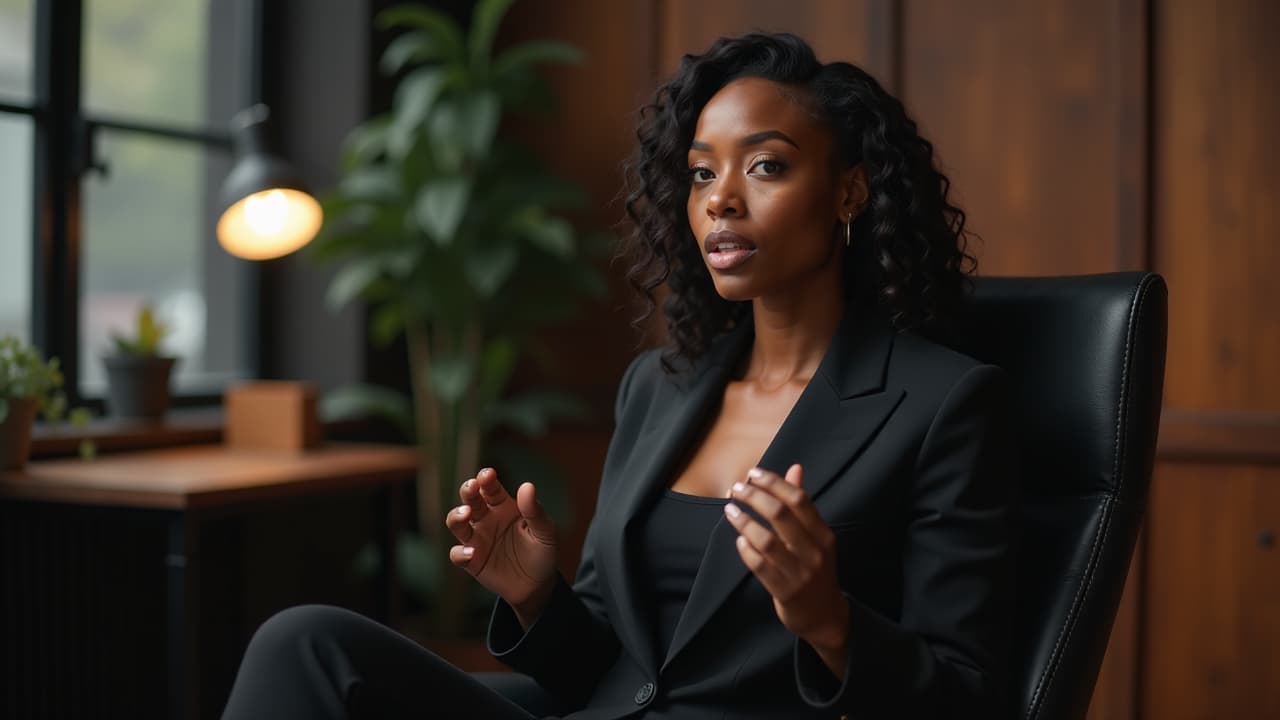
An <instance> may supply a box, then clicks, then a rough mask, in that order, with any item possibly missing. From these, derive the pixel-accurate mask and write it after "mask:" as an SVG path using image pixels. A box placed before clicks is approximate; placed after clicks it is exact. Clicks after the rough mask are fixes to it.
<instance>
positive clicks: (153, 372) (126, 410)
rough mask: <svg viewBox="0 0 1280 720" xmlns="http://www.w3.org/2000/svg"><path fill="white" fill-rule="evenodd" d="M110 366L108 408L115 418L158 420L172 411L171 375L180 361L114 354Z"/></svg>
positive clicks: (107, 360)
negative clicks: (169, 410)
mask: <svg viewBox="0 0 1280 720" xmlns="http://www.w3.org/2000/svg"><path fill="white" fill-rule="evenodd" d="M102 362H103V364H104V365H106V367H107V409H108V410H109V411H110V414H111V415H113V416H115V417H122V418H141V419H148V420H158V419H160V418H161V417H163V416H164V413H165V411H166V410H168V409H169V375H170V373H171V372H172V371H173V364H174V363H175V362H177V358H167V357H155V356H152V355H111V356H108V357H104V358H102Z"/></svg>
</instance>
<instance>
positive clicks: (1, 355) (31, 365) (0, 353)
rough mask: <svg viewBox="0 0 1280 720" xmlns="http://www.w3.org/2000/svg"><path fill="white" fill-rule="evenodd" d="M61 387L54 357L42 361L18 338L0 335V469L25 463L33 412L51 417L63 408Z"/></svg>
mask: <svg viewBox="0 0 1280 720" xmlns="http://www.w3.org/2000/svg"><path fill="white" fill-rule="evenodd" d="M61 387H62V371H61V370H59V369H58V359H57V358H50V359H49V360H48V361H45V360H44V358H43V357H41V355H40V351H39V350H37V349H35V348H31V347H24V346H23V344H22V342H21V341H20V340H18V338H16V337H13V336H11V335H10V336H6V337H3V338H0V470H19V469H21V468H22V467H23V466H24V465H26V463H27V458H28V457H29V456H30V453H31V427H32V424H33V423H34V422H35V418H36V414H37V413H42V414H43V415H44V416H45V417H46V419H49V420H54V419H57V418H58V417H60V416H61V415H62V412H63V411H64V410H65V409H66V402H67V400H66V396H65V395H63V394H62V392H61V390H60V388H61Z"/></svg>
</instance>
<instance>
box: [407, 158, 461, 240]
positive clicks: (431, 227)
mask: <svg viewBox="0 0 1280 720" xmlns="http://www.w3.org/2000/svg"><path fill="white" fill-rule="evenodd" d="M470 198H471V179H470V178H467V177H462V176H452V177H443V178H437V179H435V180H432V181H431V182H429V183H427V184H426V185H425V186H424V187H423V188H422V189H421V190H420V191H418V198H417V201H416V202H415V203H414V217H415V218H416V219H417V221H418V226H419V227H421V228H422V229H423V231H425V232H426V233H427V235H429V236H430V237H431V239H432V240H435V242H436V244H437V245H439V246H441V247H447V246H449V245H451V244H452V243H453V240H454V235H455V234H456V233H457V231H458V224H459V223H461V222H462V216H463V215H465V214H466V211H467V201H468V200H470Z"/></svg>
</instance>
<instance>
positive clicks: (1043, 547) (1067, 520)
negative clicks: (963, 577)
mask: <svg viewBox="0 0 1280 720" xmlns="http://www.w3.org/2000/svg"><path fill="white" fill-rule="evenodd" d="M1167 308H1168V297H1167V290H1166V288H1165V284H1164V280H1162V279H1161V278H1160V276H1159V275H1155V274H1152V273H1112V274H1107V275H1086V276H1079V277H1056V278H980V279H979V280H977V282H976V287H975V296H974V302H973V303H972V306H971V308H970V311H969V312H968V314H967V315H966V317H965V318H964V322H963V323H962V328H963V332H961V333H960V334H959V336H960V337H963V338H964V342H963V343H961V345H962V347H960V348H959V349H961V350H963V351H964V352H966V353H968V354H969V355H972V356H973V357H976V358H978V359H980V360H983V361H985V362H989V363H992V364H995V365H999V366H1000V367H1002V368H1004V369H1005V371H1006V372H1007V373H1008V374H1009V375H1010V376H1011V378H1012V384H1013V390H1014V392H1013V408H1012V413H1013V420H1014V427H1015V428H1016V434H1017V437H1016V440H1017V448H1018V452H1019V456H1020V458H1019V459H1020V468H1021V470H1020V483H1019V484H1020V495H1021V499H1020V503H1019V507H1020V518H1021V522H1020V526H1021V537H1020V539H1019V545H1018V547H1019V550H1018V583H1017V604H1018V608H1019V610H1018V613H1017V617H1016V623H1017V626H1016V627H1017V631H1016V641H1015V646H1014V657H1013V663H1012V679H1013V683H1014V685H1013V689H1014V697H1013V702H1014V706H1015V713H1014V715H1015V716H1016V717H1018V718H1022V719H1025V720H1075V719H1078V718H1083V717H1084V715H1085V711H1086V710H1087V709H1088V706H1089V699H1090V696H1091V695H1092V693H1093V686H1094V683H1095V682H1096V681H1097V676H1098V668H1099V666H1100V665H1101V664H1102V655H1103V653H1104V651H1105V650H1106V647H1107V639H1108V637H1109V636H1110V634H1111V624H1112V622H1113V621H1114V620H1115V614H1116V608H1117V606H1118V605H1119V603H1120V593H1121V591H1122V590H1123V589H1124V581H1125V576H1126V575H1127V574H1128V570H1129V560H1130V558H1131V556H1132V554H1133V546H1134V542H1135V540H1136V539H1137V535H1138V528H1139V525H1140V523H1141V521H1142V513H1143V510H1144V508H1145V507H1146V499H1147V488H1148V487H1149V485H1150V481H1151V466H1152V462H1153V458H1154V455H1155V446H1156V430H1157V428H1158V426H1159V423H1160V400H1161V390H1162V388H1163V385H1164V356H1165V335H1166V328H1167V315H1168V309H1167ZM479 678H480V679H481V681H482V682H485V683H486V684H488V685H490V686H491V687H494V688H496V689H498V690H499V691H500V692H502V693H503V694H505V695H506V696H507V697H510V698H512V699H513V700H515V701H516V702H518V703H520V704H521V705H524V706H525V707H526V708H529V709H530V710H531V711H532V712H534V713H535V714H539V713H552V712H553V711H554V710H555V705H554V701H553V699H552V698H551V697H549V696H548V695H547V694H546V693H545V692H544V691H542V689H541V688H540V687H539V686H538V685H537V684H536V683H534V682H533V681H532V679H531V678H528V677H526V676H523V675H517V674H514V673H511V674H506V673H481V674H479Z"/></svg>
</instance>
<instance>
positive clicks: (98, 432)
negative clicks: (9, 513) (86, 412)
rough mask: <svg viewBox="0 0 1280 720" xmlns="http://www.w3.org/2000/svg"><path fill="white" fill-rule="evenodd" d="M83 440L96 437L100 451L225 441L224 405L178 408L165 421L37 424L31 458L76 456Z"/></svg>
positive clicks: (99, 419)
mask: <svg viewBox="0 0 1280 720" xmlns="http://www.w3.org/2000/svg"><path fill="white" fill-rule="evenodd" d="M81 440H92V441H93V443H94V445H96V446H97V450H98V452H119V451H123V450H143V449H147V448H159V447H171V446H174V445H194V444H199V443H215V442H220V441H221V440H222V408H221V407H220V406H219V407H204V408H177V409H172V410H170V411H169V412H168V413H167V414H166V415H165V417H164V419H162V420H158V421H146V420H125V419H120V418H110V417H107V418H96V419H94V420H92V421H91V422H90V423H89V425H88V426H87V427H83V428H77V427H72V426H71V425H70V423H67V422H65V421H64V422H59V423H54V424H48V423H42V422H38V423H36V426H35V429H34V430H33V431H32V433H31V457H32V458H33V459H35V458H49V457H60V456H66V455H76V454H77V453H79V451H80V441H81Z"/></svg>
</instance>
